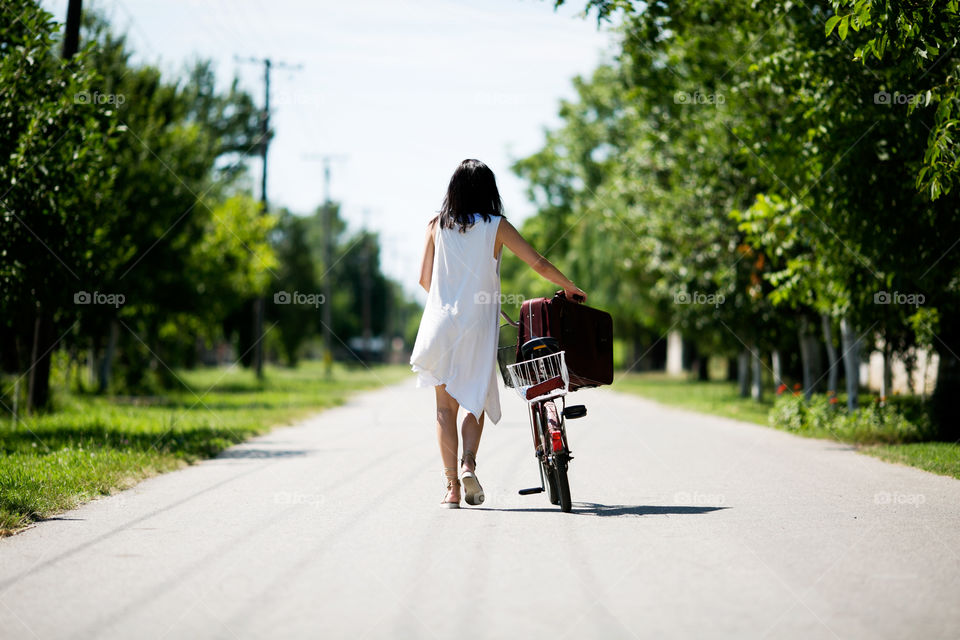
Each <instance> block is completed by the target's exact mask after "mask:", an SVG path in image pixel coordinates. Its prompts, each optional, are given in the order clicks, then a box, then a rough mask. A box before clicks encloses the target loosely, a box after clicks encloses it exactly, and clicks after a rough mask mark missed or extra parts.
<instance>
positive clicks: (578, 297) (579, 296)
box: [563, 286, 587, 302]
mask: <svg viewBox="0 0 960 640" xmlns="http://www.w3.org/2000/svg"><path fill="white" fill-rule="evenodd" d="M563 295H564V296H566V297H567V300H572V301H574V302H586V301H587V294H586V293H584V291H583V289H581V288H580V287H577V286H573V287H571V288H568V287H564V288H563Z"/></svg>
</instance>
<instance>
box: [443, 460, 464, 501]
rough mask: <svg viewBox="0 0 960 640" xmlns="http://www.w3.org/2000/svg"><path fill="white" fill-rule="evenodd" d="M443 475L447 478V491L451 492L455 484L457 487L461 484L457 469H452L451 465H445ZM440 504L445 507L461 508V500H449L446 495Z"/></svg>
mask: <svg viewBox="0 0 960 640" xmlns="http://www.w3.org/2000/svg"><path fill="white" fill-rule="evenodd" d="M443 476H444V477H445V478H446V479H447V493H450V490H451V489H453V487H454V486H456V487H459V486H460V481H459V480H458V479H457V470H456V469H452V468H450V467H444V468H443ZM440 506H441V507H443V508H444V509H459V508H460V501H459V500H457V501H456V502H451V501H448V500H447V497H446V496H444V497H443V502H441V503H440Z"/></svg>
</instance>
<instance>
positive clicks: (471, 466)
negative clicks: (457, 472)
mask: <svg viewBox="0 0 960 640" xmlns="http://www.w3.org/2000/svg"><path fill="white" fill-rule="evenodd" d="M486 415H487V414H486V412H485V411H481V412H480V420H479V421H478V420H477V419H476V418H475V417H474V415H473V414H472V413H469V412H467V414H466V415H465V416H464V417H463V420H462V421H461V422H460V434H461V435H462V436H463V452H464V454H466V452H467V451H472V452H473V455H474V456H476V455H477V449H479V448H480V436H481V435H482V434H483V419H484V417H486ZM476 466H477V461H476V459H475V458H471V457H465V459H464V460H463V466H462V467H461V469H462V470H463V471H474V470H475V469H476Z"/></svg>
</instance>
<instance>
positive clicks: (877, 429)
mask: <svg viewBox="0 0 960 640" xmlns="http://www.w3.org/2000/svg"><path fill="white" fill-rule="evenodd" d="M845 406H846V404H845V402H844V401H843V398H842V397H838V396H833V395H828V394H815V395H814V396H813V397H812V398H811V399H810V400H809V401H807V400H805V399H804V397H803V396H802V395H791V394H787V395H784V396H781V397H779V398H778V399H777V401H776V403H775V404H774V406H773V409H772V410H771V411H770V417H769V424H770V426H772V427H776V428H778V429H785V430H787V431H792V432H794V433H798V434H801V435H806V436H812V437H818V438H824V437H826V438H834V439H837V440H841V441H843V442H854V443H857V444H876V443H905V442H914V441H918V440H924V439H928V438H929V437H930V436H931V427H930V420H929V416H928V415H927V414H926V412H925V410H924V408H923V407H922V406H917V405H915V404H911V403H910V402H909V401H907V402H898V401H896V400H893V401H889V402H887V403H886V405H881V403H880V402H879V398H878V399H876V401H874V402H869V403H866V404H865V405H864V406H863V407H860V408H859V409H856V410H854V411H847V409H846V408H845Z"/></svg>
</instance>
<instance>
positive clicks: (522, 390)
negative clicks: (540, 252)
mask: <svg viewBox="0 0 960 640" xmlns="http://www.w3.org/2000/svg"><path fill="white" fill-rule="evenodd" d="M500 315H501V316H503V318H504V319H505V320H506V321H507V323H509V324H502V325H500V331H501V332H502V330H503V329H504V328H505V327H507V326H513V327H519V326H520V323H519V322H514V321H513V320H512V319H511V318H510V316H509V315H507V314H506V312H504V311H503V310H501V311H500ZM516 342H517V340H516V339H514V341H513V344H512V345H508V346H499V345H498V347H497V363H498V364H499V366H500V375H501V376H502V377H503V383H504V385H506V386H507V387H510V388H512V389H513V390H514V391H516V392H517V395H519V396H520V397H521V398H522V399H523V400H524V401H526V403H527V413H528V417H529V419H530V431H531V433H532V435H533V446H534V452H535V454H536V457H537V459H538V461H539V467H540V486H539V487H532V488H530V489H520V495H531V494H535V493H542V492H543V491H547V496H548V497H549V498H550V502H551V504H555V505H560V510H561V511H563V512H565V513H569V512H570V510H571V509H572V508H573V501H572V499H571V497H570V482H569V479H568V477H567V471H568V470H569V465H570V461H571V460H573V456H572V455H571V450H570V441H569V439H568V437H567V429H566V420H567V419H571V420H573V419H576V418H582V417H584V416H585V415H587V408H586V406H584V405H582V404H581V405H569V406H568V405H567V404H566V395H567V393H568V389H569V387H570V374H569V371H568V370H567V364H566V359H565V357H564V353H565V352H564V351H563V350H561V349H560V343H559V342H558V341H557V340H556V338H550V337H542V338H532V339H531V340H528V341H526V342H525V343H523V344H522V345H520V360H519V361H515V362H514V360H516V354H517V345H516ZM511 352H512V353H511ZM558 400H559V401H560V402H561V404H562V408H561V409H559V410H558V408H557V401H558Z"/></svg>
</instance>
